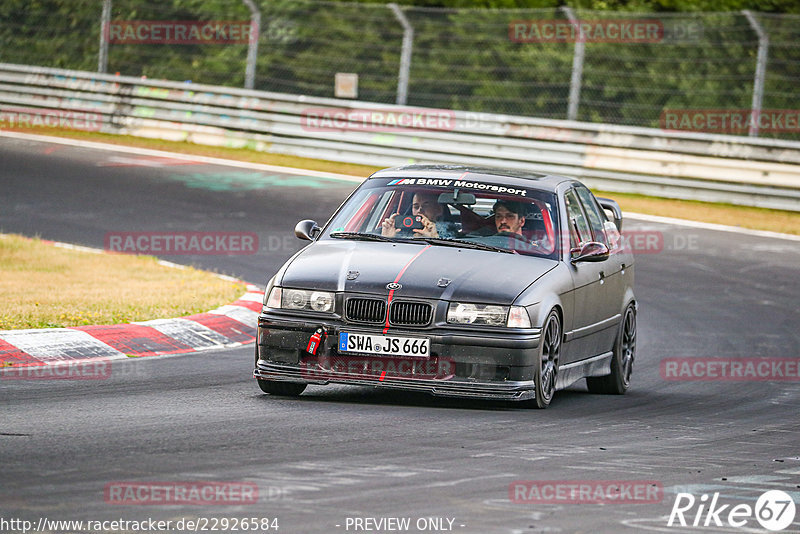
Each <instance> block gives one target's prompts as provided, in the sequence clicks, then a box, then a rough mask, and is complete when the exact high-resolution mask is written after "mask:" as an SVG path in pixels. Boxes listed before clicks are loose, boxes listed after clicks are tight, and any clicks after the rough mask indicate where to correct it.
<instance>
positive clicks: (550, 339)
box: [534, 310, 561, 408]
mask: <svg viewBox="0 0 800 534" xmlns="http://www.w3.org/2000/svg"><path fill="white" fill-rule="evenodd" d="M560 357H561V319H559V317H558V313H557V312H556V311H555V310H553V311H551V312H550V315H548V316H547V320H546V321H545V322H544V329H543V330H542V346H541V350H540V352H539V365H537V366H536V371H535V373H536V375H535V376H534V382H535V385H536V398H535V399H534V400H535V402H536V407H537V408H547V407H548V406H549V405H550V401H551V400H553V395H554V394H555V392H556V376H557V374H558V360H559V358H560Z"/></svg>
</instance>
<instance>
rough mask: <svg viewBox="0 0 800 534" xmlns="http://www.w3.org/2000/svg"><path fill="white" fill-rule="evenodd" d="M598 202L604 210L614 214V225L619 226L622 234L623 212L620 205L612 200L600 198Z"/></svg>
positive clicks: (618, 228)
mask: <svg viewBox="0 0 800 534" xmlns="http://www.w3.org/2000/svg"><path fill="white" fill-rule="evenodd" d="M596 198H597V202H599V203H600V206H601V207H602V208H603V209H604V210H608V211H610V212H611V213H613V214H614V224H615V225H616V226H617V230H619V231H620V232H621V231H622V210H621V209H620V207H619V204H617V203H616V202H614V201H613V200H611V199H610V198H600V197H596Z"/></svg>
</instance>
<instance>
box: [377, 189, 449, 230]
mask: <svg viewBox="0 0 800 534" xmlns="http://www.w3.org/2000/svg"><path fill="white" fill-rule="evenodd" d="M444 210H445V207H444V206H442V205H441V204H439V194H438V193H414V197H413V198H412V199H411V214H412V215H413V216H414V217H416V216H417V215H419V216H420V217H421V220H420V222H421V223H422V226H423V228H415V229H413V230H412V232H413V237H441V238H444V239H449V238H453V237H455V235H456V231H455V228H454V227H453V223H452V222H450V221H447V220H444ZM397 215H398V214H397V213H393V214H392V215H391V216H390V217H387V218H386V219H384V221H383V222H382V223H381V235H384V236H386V237H395V236H396V235H397V234H398V232H400V230H398V229H397V228H395V225H394V221H395V218H396V217H397Z"/></svg>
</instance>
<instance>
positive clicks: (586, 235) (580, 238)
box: [564, 189, 592, 248]
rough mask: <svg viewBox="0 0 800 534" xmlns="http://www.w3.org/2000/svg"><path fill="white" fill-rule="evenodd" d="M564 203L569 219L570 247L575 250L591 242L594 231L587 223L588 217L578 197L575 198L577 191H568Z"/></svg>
mask: <svg viewBox="0 0 800 534" xmlns="http://www.w3.org/2000/svg"><path fill="white" fill-rule="evenodd" d="M564 201H565V204H566V207H567V217H568V218H569V221H568V224H569V236H570V247H572V248H575V247H578V246H580V245H581V243H587V242H589V241H591V240H592V231H591V230H590V229H589V223H587V222H586V216H585V215H584V214H583V210H582V209H581V204H580V202H579V201H578V197H577V196H575V190H572V189H571V190H569V191H567V193H566V194H565V195H564Z"/></svg>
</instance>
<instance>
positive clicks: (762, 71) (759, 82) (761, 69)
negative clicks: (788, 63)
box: [742, 9, 769, 137]
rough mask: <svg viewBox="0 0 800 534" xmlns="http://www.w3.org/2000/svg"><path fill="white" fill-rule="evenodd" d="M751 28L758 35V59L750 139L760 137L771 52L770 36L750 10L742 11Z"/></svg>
mask: <svg viewBox="0 0 800 534" xmlns="http://www.w3.org/2000/svg"><path fill="white" fill-rule="evenodd" d="M742 13H743V14H744V16H745V17H747V22H749V23H750V27H751V28H753V31H755V32H756V35H758V57H757V59H756V76H755V80H754V81H753V103H752V104H751V106H750V107H751V109H750V132H749V135H750V137H758V128H759V119H760V117H761V105H762V102H763V101H764V79H765V78H766V75H767V51H768V50H769V36H768V35H767V33H766V32H765V31H764V28H762V27H761V24H759V23H758V21H757V20H756V18H755V17H754V16H753V13H751V12H750V11H749V10H747V9H745V10H744V11H742Z"/></svg>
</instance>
